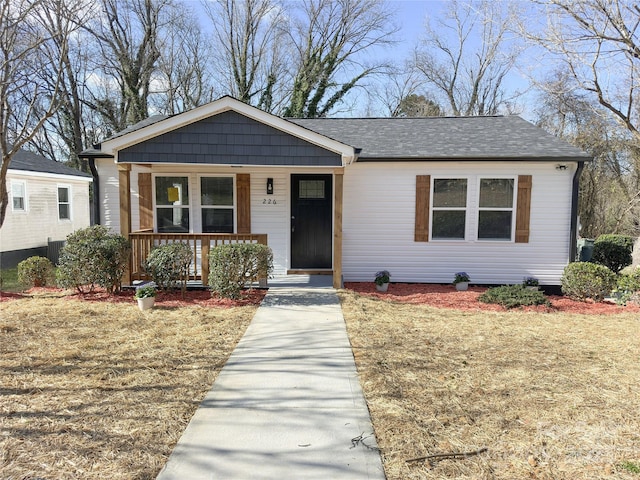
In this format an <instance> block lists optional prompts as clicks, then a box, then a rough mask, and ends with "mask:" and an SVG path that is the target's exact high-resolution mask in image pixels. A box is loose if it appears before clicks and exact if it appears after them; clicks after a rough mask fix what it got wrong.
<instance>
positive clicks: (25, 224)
mask: <svg viewBox="0 0 640 480" xmlns="http://www.w3.org/2000/svg"><path fill="white" fill-rule="evenodd" d="M91 182H92V178H91V175H89V174H86V173H83V172H79V171H78V170H74V169H72V168H69V167H67V166H65V165H63V164H61V163H59V162H54V161H51V160H48V159H46V158H44V157H43V156H41V155H38V154H36V153H33V152H29V151H26V150H20V151H18V152H17V153H16V154H15V156H14V157H13V158H12V160H11V163H10V164H9V170H8V171H7V190H8V195H9V205H8V207H7V213H6V217H5V220H4V224H3V225H2V227H1V228H0V264H1V265H2V268H10V267H14V266H16V265H17V264H18V263H19V262H20V261H22V260H24V259H26V258H28V257H30V256H33V255H40V256H45V257H46V256H47V245H48V243H49V242H54V241H60V240H64V239H65V238H66V237H67V235H69V234H70V233H71V232H73V231H74V230H77V229H79V228H84V227H88V226H89V224H90V218H89V184H90V183H91Z"/></svg>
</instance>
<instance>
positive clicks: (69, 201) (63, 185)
mask: <svg viewBox="0 0 640 480" xmlns="http://www.w3.org/2000/svg"><path fill="white" fill-rule="evenodd" d="M61 188H65V189H66V190H67V199H68V200H67V201H66V202H61V201H60V189H61ZM72 198H73V197H72V190H71V185H67V184H58V185H57V186H56V199H57V203H56V205H57V207H58V221H60V222H70V221H71V220H72V218H73V213H72V212H73V209H72V201H71V200H72ZM60 205H67V206H68V208H69V217H68V218H62V217H60Z"/></svg>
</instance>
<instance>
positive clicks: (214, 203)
mask: <svg viewBox="0 0 640 480" xmlns="http://www.w3.org/2000/svg"><path fill="white" fill-rule="evenodd" d="M200 205H201V209H202V231H203V232H205V233H233V232H234V217H235V215H234V207H233V205H234V202H233V177H201V178H200Z"/></svg>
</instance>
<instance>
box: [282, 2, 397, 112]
mask: <svg viewBox="0 0 640 480" xmlns="http://www.w3.org/2000/svg"><path fill="white" fill-rule="evenodd" d="M301 5H302V7H301V8H302V12H301V14H300V15H299V16H298V17H297V20H295V21H294V23H293V24H292V25H291V29H290V32H289V38H290V42H291V44H292V46H293V51H292V54H291V57H292V59H293V61H294V68H295V74H294V80H293V85H292V87H291V94H290V97H289V101H288V105H287V107H286V108H285V109H284V111H283V115H284V116H287V117H323V116H326V115H327V114H328V113H329V112H330V111H331V110H332V108H334V107H335V106H336V104H338V103H339V102H340V101H342V100H343V98H344V97H345V95H346V94H347V93H348V92H349V91H350V90H351V89H352V88H353V87H354V86H356V85H357V84H358V82H360V81H361V80H362V79H363V78H365V77H366V76H368V75H371V74H373V73H374V72H376V71H378V70H379V69H381V68H382V66H383V65H381V64H380V63H376V62H373V63H370V64H363V63H362V62H363V57H362V55H363V53H364V52H366V51H367V50H369V49H371V48H372V47H374V46H380V45H383V44H385V43H388V42H390V41H391V35H392V34H393V33H395V31H396V28H395V27H394V24H393V17H392V14H391V12H390V10H388V8H387V6H386V5H385V4H384V3H383V2H382V1H380V0H303V1H302V2H301Z"/></svg>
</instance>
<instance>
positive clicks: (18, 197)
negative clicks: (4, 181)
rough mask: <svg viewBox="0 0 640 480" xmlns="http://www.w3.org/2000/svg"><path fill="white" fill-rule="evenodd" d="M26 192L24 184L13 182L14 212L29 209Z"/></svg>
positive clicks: (12, 202)
mask: <svg viewBox="0 0 640 480" xmlns="http://www.w3.org/2000/svg"><path fill="white" fill-rule="evenodd" d="M25 191H26V187H25V183H24V182H18V181H13V182H11V199H12V201H11V205H12V208H13V211H14V212H24V211H25V210H26V209H27V203H26V194H25Z"/></svg>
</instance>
